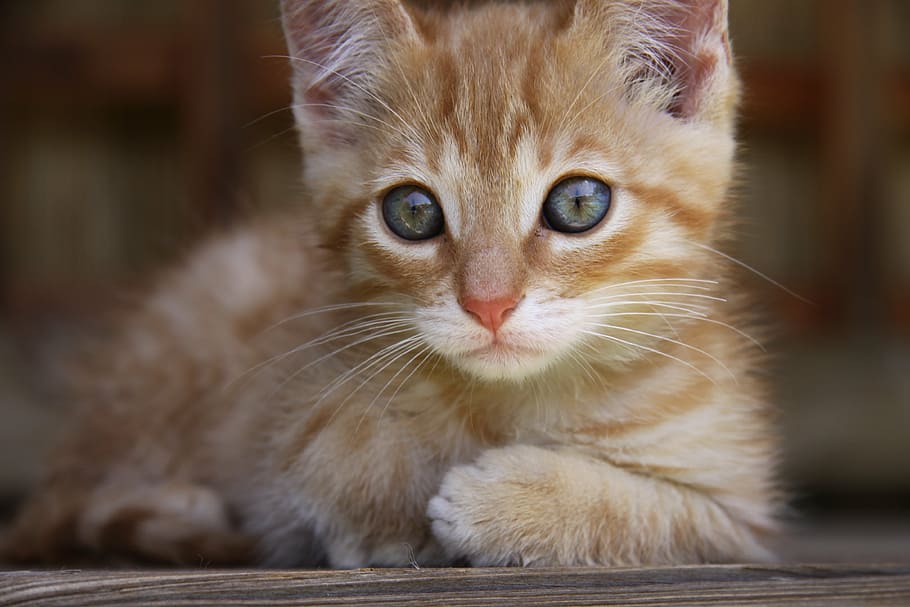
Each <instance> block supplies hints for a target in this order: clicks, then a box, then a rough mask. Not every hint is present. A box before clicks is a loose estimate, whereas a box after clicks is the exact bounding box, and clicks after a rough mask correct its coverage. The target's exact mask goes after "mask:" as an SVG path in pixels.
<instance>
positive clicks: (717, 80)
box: [576, 0, 738, 120]
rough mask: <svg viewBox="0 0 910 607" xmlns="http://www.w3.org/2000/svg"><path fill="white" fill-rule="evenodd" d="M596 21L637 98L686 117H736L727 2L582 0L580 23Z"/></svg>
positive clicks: (579, 13)
mask: <svg viewBox="0 0 910 607" xmlns="http://www.w3.org/2000/svg"><path fill="white" fill-rule="evenodd" d="M601 20H605V22H604V21H601ZM598 21H600V23H602V24H603V25H604V26H605V29H604V30H602V31H606V32H608V33H607V35H608V36H609V37H610V39H611V40H610V41H609V44H610V46H611V48H610V52H613V53H616V55H617V57H618V58H619V64H620V70H621V71H622V73H623V76H624V79H625V81H626V82H627V84H628V86H629V90H630V93H631V94H632V95H633V96H635V97H638V98H642V99H643V100H644V101H646V102H648V103H652V104H654V105H657V106H659V107H660V108H661V109H663V110H664V111H667V112H669V113H670V114H672V115H674V116H677V117H679V118H683V119H703V120H718V119H723V118H727V117H729V116H730V115H731V114H732V110H733V106H734V105H735V102H736V97H737V91H738V88H737V81H736V78H735V75H734V73H733V66H732V55H731V51H730V40H729V32H728V27H727V0H637V1H629V0H625V1H621V2H615V3H614V2H609V3H607V2H602V1H601V0H578V2H577V4H576V22H577V23H578V22H588V23H589V24H591V23H592V22H593V23H597V22H598Z"/></svg>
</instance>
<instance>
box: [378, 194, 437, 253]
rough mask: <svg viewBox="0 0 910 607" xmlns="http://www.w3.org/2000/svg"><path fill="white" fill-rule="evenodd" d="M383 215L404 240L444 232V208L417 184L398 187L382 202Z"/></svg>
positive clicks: (420, 238)
mask: <svg viewBox="0 0 910 607" xmlns="http://www.w3.org/2000/svg"><path fill="white" fill-rule="evenodd" d="M382 217H383V219H385V222H386V224H387V225H388V226H389V228H390V229H391V230H392V231H393V232H395V233H396V234H397V235H398V236H401V237H402V238H404V239H405V240H427V239H430V238H433V237H435V236H439V235H440V234H442V229H443V226H444V225H445V220H444V218H443V216H442V207H440V206H439V203H438V202H436V199H435V198H434V197H433V195H432V194H430V193H429V192H428V191H426V190H425V189H423V188H421V187H419V186H416V185H405V186H401V187H397V188H395V189H394V190H392V191H391V192H389V193H388V194H386V196H385V198H384V199H383V201H382Z"/></svg>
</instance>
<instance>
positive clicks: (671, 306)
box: [588, 299, 708, 316]
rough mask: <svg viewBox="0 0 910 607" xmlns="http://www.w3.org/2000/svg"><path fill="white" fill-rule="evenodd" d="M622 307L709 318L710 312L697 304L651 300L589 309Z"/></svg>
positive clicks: (612, 303) (596, 306)
mask: <svg viewBox="0 0 910 607" xmlns="http://www.w3.org/2000/svg"><path fill="white" fill-rule="evenodd" d="M595 301H597V300H595ZM622 306H649V307H655V306H656V307H659V308H666V309H667V310H676V311H677V312H686V313H688V314H695V315H697V316H707V314H706V312H705V311H706V310H708V308H707V307H705V306H699V305H696V304H690V305H684V304H677V303H670V302H666V301H651V300H644V301H639V300H634V299H633V300H623V301H611V302H607V303H595V304H592V305H590V306H588V308H590V309H592V310H597V309H600V308H618V307H622Z"/></svg>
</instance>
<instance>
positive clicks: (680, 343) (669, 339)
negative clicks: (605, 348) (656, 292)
mask: <svg viewBox="0 0 910 607" xmlns="http://www.w3.org/2000/svg"><path fill="white" fill-rule="evenodd" d="M593 325H594V326H595V327H600V328H603V329H613V330H614V331H625V332H627V333H634V334H635V335H641V336H643V337H650V338H652V339H657V340H659V341H663V342H667V343H671V344H674V345H677V346H680V347H682V348H686V349H687V350H691V351H693V352H698V353H699V354H701V355H702V356H706V357H707V358H709V359H711V360H712V361H713V362H714V363H716V364H717V365H718V366H719V367H720V368H722V369H723V370H724V371H726V372H727V373H728V374H729V375H730V377H731V378H733V381H735V382H737V383H739V382H738V380H737V379H736V374H735V373H733V371H731V370H730V368H729V367H728V366H727V365H725V364H724V363H723V362H722V361H721V360H720V359H719V358H717V357H716V356H714V355H713V354H711V353H709V352H706V351H705V350H702V349H701V348H696V347H695V346H693V345H690V344H687V343H685V342H683V341H679V340H677V339H673V338H672V337H665V336H663V335H656V334H654V333H648V332H647V331H640V330H638V329H631V328H629V327H620V326H619V325H611V324H606V323H593Z"/></svg>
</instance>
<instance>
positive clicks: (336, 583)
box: [0, 565, 910, 607]
mask: <svg viewBox="0 0 910 607" xmlns="http://www.w3.org/2000/svg"><path fill="white" fill-rule="evenodd" d="M123 604H129V605H139V606H142V605H172V606H177V607H179V606H183V605H203V604H205V605H208V604H213V605H244V606H250V605H262V606H265V605H279V604H280V605H291V606H304V605H385V606H388V607H395V606H416V605H420V606H426V607H432V606H434V605H458V606H473V605H500V606H512V605H515V606H519V605H520V606H523V607H539V606H549V605H554V606H555V605H559V606H561V607H568V606H573V605H633V604H634V605H668V606H669V605H674V606H677V605H801V606H802V605H818V606H825V607H828V606H837V605H859V604H862V605H869V606H891V605H893V606H898V605H904V606H905V605H910V566H896V565H893V566H813V565H796V566H734V565H730V566H705V567H673V568H650V569H648V568H642V569H599V568H580V569H409V570H401V569H363V570H355V571H164V570H158V571H56V572H50V571H45V572H38V571H10V572H0V605H10V606H13V605H15V606H23V605H42V606H54V605H61V606H63V605H65V606H67V607H79V606H82V605H85V606H92V607H96V606H102V605H123Z"/></svg>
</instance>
